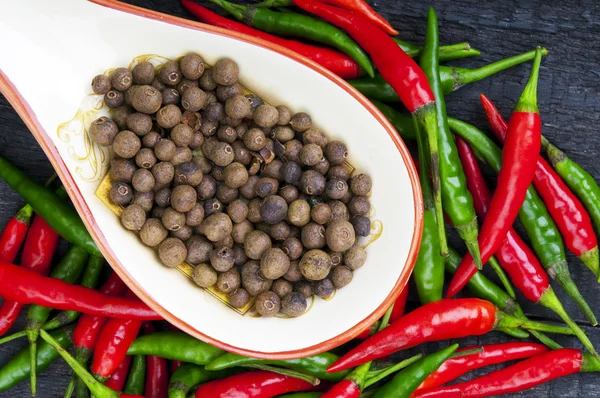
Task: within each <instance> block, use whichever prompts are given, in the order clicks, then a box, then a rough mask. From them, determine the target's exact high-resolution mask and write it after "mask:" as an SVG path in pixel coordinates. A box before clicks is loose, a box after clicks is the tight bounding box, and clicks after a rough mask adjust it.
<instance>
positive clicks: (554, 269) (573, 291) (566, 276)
mask: <svg viewBox="0 0 600 398" xmlns="http://www.w3.org/2000/svg"><path fill="white" fill-rule="evenodd" d="M546 271H547V272H548V275H550V277H551V278H552V279H554V280H555V281H556V282H557V283H558V284H559V286H560V287H561V288H562V289H563V290H564V291H565V292H566V293H567V294H568V295H569V297H571V299H572V300H573V301H574V302H575V304H577V306H578V307H579V309H580V310H581V312H583V314H584V315H585V317H586V318H587V319H588V321H589V322H590V324H591V325H592V326H596V325H597V324H598V320H597V319H596V316H595V315H594V312H593V311H592V309H591V308H590V306H589V305H588V303H587V302H586V301H585V299H584V298H583V296H582V295H581V292H580V291H579V288H577V285H576V284H575V282H574V281H573V279H572V278H571V273H570V272H569V268H568V267H567V262H566V261H559V262H558V263H556V264H554V265H553V266H551V267H549V268H547V269H546Z"/></svg>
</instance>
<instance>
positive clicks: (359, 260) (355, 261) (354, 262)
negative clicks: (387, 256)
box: [344, 245, 367, 270]
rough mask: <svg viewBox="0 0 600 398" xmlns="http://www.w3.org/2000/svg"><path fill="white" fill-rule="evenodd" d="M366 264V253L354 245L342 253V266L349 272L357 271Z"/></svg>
mask: <svg viewBox="0 0 600 398" xmlns="http://www.w3.org/2000/svg"><path fill="white" fill-rule="evenodd" d="M366 262H367V251H366V250H365V249H363V248H362V247H360V246H357V245H354V246H352V247H351V248H350V249H348V250H347V251H346V253H344V264H345V265H346V266H348V268H350V269H351V270H355V269H358V268H360V267H362V266H363V265H365V263H366Z"/></svg>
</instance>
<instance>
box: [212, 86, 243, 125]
mask: <svg viewBox="0 0 600 398" xmlns="http://www.w3.org/2000/svg"><path fill="white" fill-rule="evenodd" d="M218 94H219V90H217V95H218ZM225 113H227V115H228V116H230V117H232V118H236V119H241V118H244V117H246V116H247V115H248V113H250V101H249V100H248V98H246V97H245V96H243V95H241V94H237V95H235V96H232V97H230V98H229V99H227V102H225Z"/></svg>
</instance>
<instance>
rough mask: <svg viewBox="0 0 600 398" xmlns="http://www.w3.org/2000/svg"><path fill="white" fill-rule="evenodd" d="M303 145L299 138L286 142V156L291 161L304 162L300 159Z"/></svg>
mask: <svg viewBox="0 0 600 398" xmlns="http://www.w3.org/2000/svg"><path fill="white" fill-rule="evenodd" d="M302 147H303V145H302V143H301V142H300V141H298V140H290V141H288V142H286V143H285V153H284V157H285V158H286V159H287V160H289V161H290V162H295V163H302V162H301V160H300V151H301V150H302Z"/></svg>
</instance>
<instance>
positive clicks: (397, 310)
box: [356, 284, 408, 340]
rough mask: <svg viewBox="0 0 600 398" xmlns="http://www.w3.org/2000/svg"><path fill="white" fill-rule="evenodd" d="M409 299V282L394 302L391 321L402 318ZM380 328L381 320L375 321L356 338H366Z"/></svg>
mask: <svg viewBox="0 0 600 398" xmlns="http://www.w3.org/2000/svg"><path fill="white" fill-rule="evenodd" d="M407 299H408V284H407V285H406V286H404V289H403V290H402V293H400V295H399V296H398V298H397V299H396V302H394V308H392V314H391V315H390V323H394V322H395V321H397V320H398V319H400V318H402V316H403V315H404V310H405V309H406V300H407ZM378 329H379V322H375V323H374V324H372V325H371V327H370V328H368V329H367V330H365V331H363V332H362V333H361V334H359V335H358V336H356V338H357V339H359V340H365V339H367V338H368V337H369V336H371V335H372V334H374V333H375V332H377V330H378Z"/></svg>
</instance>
